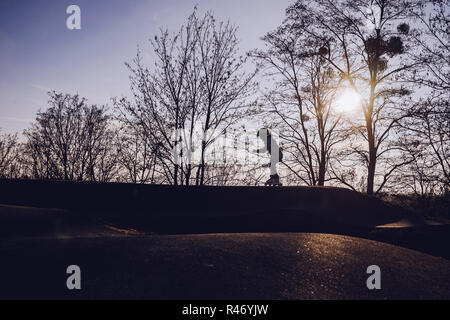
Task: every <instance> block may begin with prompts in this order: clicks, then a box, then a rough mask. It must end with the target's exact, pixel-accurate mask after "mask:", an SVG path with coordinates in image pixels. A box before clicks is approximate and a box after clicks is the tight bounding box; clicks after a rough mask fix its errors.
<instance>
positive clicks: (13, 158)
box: [0, 132, 20, 178]
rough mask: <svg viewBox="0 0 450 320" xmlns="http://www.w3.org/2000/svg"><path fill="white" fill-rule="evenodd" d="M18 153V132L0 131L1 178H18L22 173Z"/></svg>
mask: <svg viewBox="0 0 450 320" xmlns="http://www.w3.org/2000/svg"><path fill="white" fill-rule="evenodd" d="M18 153H19V142H18V140H17V134H4V133H1V132H0V178H16V177H18V176H19V175H20V170H19V154H18Z"/></svg>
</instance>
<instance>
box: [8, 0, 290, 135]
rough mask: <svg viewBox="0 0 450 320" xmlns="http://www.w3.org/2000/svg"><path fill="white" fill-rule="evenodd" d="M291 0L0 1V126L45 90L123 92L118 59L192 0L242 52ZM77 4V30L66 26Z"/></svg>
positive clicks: (28, 109) (95, 98)
mask: <svg viewBox="0 0 450 320" xmlns="http://www.w3.org/2000/svg"><path fill="white" fill-rule="evenodd" d="M292 2H293V0H195V1H194V0H193V1H191V0H78V1H77V0H70V1H67V0H53V1H51V0H0V128H1V129H3V131H7V132H16V131H17V132H21V131H22V130H23V129H24V128H26V127H28V126H29V123H30V121H32V120H33V119H34V117H35V115H36V112H37V111H38V110H39V109H44V108H45V107H46V103H47V94H46V92H47V91H48V90H50V89H55V90H57V91H63V92H68V93H76V92H78V93H79V94H80V95H82V96H85V97H87V98H88V99H89V101H90V102H91V103H99V104H106V103H109V102H110V98H111V97H114V96H122V95H127V94H128V93H129V81H128V71H127V69H126V67H125V66H124V62H125V61H130V60H131V59H132V58H133V56H134V55H135V54H136V48H137V45H138V44H139V46H140V47H141V49H142V50H143V51H147V52H149V50H150V49H151V47H150V44H149V42H148V39H150V38H152V37H153V36H154V35H155V34H157V33H158V32H159V28H160V27H168V28H169V29H170V30H173V31H176V30H177V29H178V28H179V26H180V25H181V24H183V23H184V22H185V20H186V17H187V16H188V15H189V14H190V13H191V12H192V10H193V7H194V6H195V5H196V4H197V5H198V9H199V11H200V12H204V11H207V10H212V11H213V12H214V13H215V15H216V17H217V18H219V19H221V20H226V19H228V18H229V19H230V21H231V22H233V23H234V24H236V25H238V26H239V33H238V36H239V38H240V39H241V48H242V50H244V51H246V50H250V49H253V48H255V47H260V46H261V41H260V37H261V36H263V35H264V34H265V33H266V32H268V31H270V30H272V29H274V28H276V26H278V25H279V24H280V23H281V22H282V20H283V18H284V10H285V9H286V8H287V7H288V6H289V5H290V4H291V3H292ZM70 4H76V5H79V6H80V8H81V18H82V29H81V30H68V29H67V28H66V19H67V17H68V15H67V14H66V8H67V7H68V6H69V5H70Z"/></svg>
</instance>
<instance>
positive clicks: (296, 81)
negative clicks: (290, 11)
mask: <svg viewBox="0 0 450 320" xmlns="http://www.w3.org/2000/svg"><path fill="white" fill-rule="evenodd" d="M263 40H264V41H265V43H266V46H267V47H268V49H267V50H266V51H263V50H256V51H254V52H253V56H254V57H256V58H257V59H258V60H259V61H260V62H262V64H263V66H264V67H265V68H266V69H265V71H266V76H268V77H271V78H272V79H271V80H272V81H271V84H273V83H275V88H272V89H271V90H270V91H269V92H268V93H267V94H266V95H265V97H266V103H268V110H266V111H267V112H268V114H274V115H275V119H274V121H275V122H274V124H273V125H272V126H275V128H277V129H279V130H280V138H281V139H282V140H283V142H285V143H284V152H285V153H288V154H290V157H286V160H284V164H285V166H287V168H288V169H289V170H290V171H291V173H293V174H295V175H296V176H297V177H298V179H299V180H300V181H301V182H303V183H306V184H307V185H319V186H323V185H324V184H325V181H326V179H327V174H326V173H327V167H328V163H329V159H330V156H331V153H332V150H333V147H334V146H335V145H336V144H338V143H339V142H342V141H343V139H345V135H344V134H342V130H340V129H339V126H338V125H339V123H340V121H341V117H340V115H338V114H336V113H334V110H333V102H334V99H335V96H336V90H337V88H338V84H339V77H337V76H336V73H335V72H334V70H333V69H332V67H331V66H330V64H329V62H328V61H327V60H326V59H325V58H324V57H323V54H324V52H323V50H324V48H321V47H322V45H321V43H318V42H317V41H314V40H313V41H311V40H310V41H308V38H307V37H305V36H304V35H300V34H293V33H291V32H290V30H289V29H286V28H285V27H284V26H282V27H280V28H278V29H277V30H276V31H274V32H271V33H268V34H267V35H266V36H265V37H264V38H263ZM320 50H322V51H320ZM319 51H320V53H319Z"/></svg>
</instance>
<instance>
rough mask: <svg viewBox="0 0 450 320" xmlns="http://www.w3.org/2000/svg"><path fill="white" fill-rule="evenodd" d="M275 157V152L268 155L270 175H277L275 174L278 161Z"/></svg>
mask: <svg viewBox="0 0 450 320" xmlns="http://www.w3.org/2000/svg"><path fill="white" fill-rule="evenodd" d="M277 157H278V155H275V154H271V155H270V176H271V177H272V176H275V175H278V174H277V163H278V159H277Z"/></svg>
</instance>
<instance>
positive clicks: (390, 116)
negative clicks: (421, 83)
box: [287, 0, 421, 194]
mask: <svg viewBox="0 0 450 320" xmlns="http://www.w3.org/2000/svg"><path fill="white" fill-rule="evenodd" d="M420 8H421V4H420V1H415V0H402V1H393V0H371V1H365V0H340V1H332V0H320V1H303V0H299V1H297V3H296V4H294V5H292V6H291V7H289V8H288V9H287V23H288V24H289V25H290V26H291V30H292V31H293V32H300V33H308V34H309V35H310V36H311V37H313V38H315V39H317V40H318V41H322V42H323V44H324V46H325V47H326V48H327V49H328V50H327V54H326V55H324V57H325V58H326V59H327V60H328V62H329V63H330V65H332V66H333V68H334V69H335V71H336V72H338V73H339V74H340V76H341V77H342V79H345V81H346V82H347V83H348V84H349V85H350V86H351V87H352V88H353V89H354V90H355V91H356V92H358V93H359V94H360V96H361V101H362V103H361V105H362V112H363V121H364V122H363V123H364V125H363V126H361V128H362V129H363V131H361V130H358V131H359V133H360V134H361V135H362V138H363V139H364V140H365V141H366V147H365V148H364V149H361V148H360V145H357V146H356V145H355V146H354V152H355V154H357V155H358V156H359V157H360V158H361V159H363V161H364V163H365V164H366V165H367V183H366V187H367V189H366V190H367V193H368V194H373V193H375V192H380V191H381V188H382V186H384V184H383V182H380V181H379V182H378V188H377V189H376V188H375V182H376V178H377V163H378V162H379V159H380V158H381V157H383V156H385V157H387V155H388V154H389V157H388V158H389V159H391V160H392V159H395V158H398V157H396V153H398V152H399V150H398V149H397V147H396V146H395V144H393V143H391V142H389V143H388V141H389V140H390V139H391V138H392V137H393V136H394V135H393V130H395V128H397V127H398V123H399V121H400V120H402V119H403V118H404V117H406V116H407V114H406V113H405V112H404V106H403V107H402V103H403V104H405V97H406V96H408V94H409V93H410V91H409V90H408V89H407V88H406V87H405V86H404V83H403V82H402V81H399V80H401V79H402V78H404V73H405V72H412V71H413V70H414V68H416V67H417V66H418V65H420V62H417V61H414V60H411V59H408V56H407V55H405V54H404V52H405V51H406V50H407V49H409V47H408V44H409V43H410V41H409V40H410V38H409V32H410V30H409V28H410V27H409V25H407V24H405V21H410V20H411V19H412V17H413V16H414V10H420ZM336 57H337V58H336ZM408 161H409V160H408ZM406 163H407V162H405V163H402V162H400V163H398V162H395V163H393V162H392V161H389V162H386V163H385V165H383V166H379V169H380V168H381V169H382V171H383V173H382V179H381V180H383V181H384V180H385V179H388V178H389V175H390V174H391V173H392V172H394V171H395V169H398V168H399V167H401V166H402V165H404V164H406ZM392 169H394V170H393V171H392ZM386 174H387V175H386Z"/></svg>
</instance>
